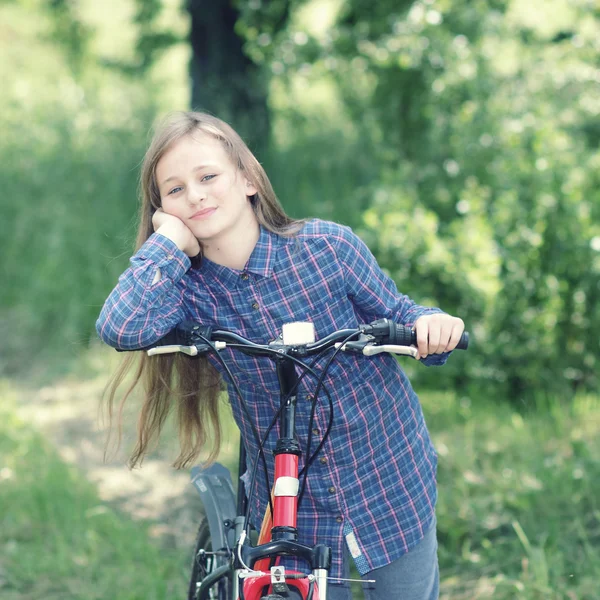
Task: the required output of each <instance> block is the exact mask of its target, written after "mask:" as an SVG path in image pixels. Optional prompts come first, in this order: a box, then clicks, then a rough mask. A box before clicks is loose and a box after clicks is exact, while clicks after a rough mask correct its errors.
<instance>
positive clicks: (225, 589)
mask: <svg viewBox="0 0 600 600" xmlns="http://www.w3.org/2000/svg"><path fill="white" fill-rule="evenodd" d="M201 550H204V551H206V552H211V551H212V550H213V547H212V540H211V535H210V527H209V526H208V521H207V520H206V519H203V520H202V521H201V522H200V525H199V527H198V533H197V534H196V545H195V547H194V555H193V557H192V574H191V577H190V585H189V588H188V600H197V598H198V595H197V592H198V586H197V584H198V583H200V582H201V581H202V580H203V579H204V578H205V577H206V576H207V575H208V574H209V573H212V572H213V571H214V570H215V569H216V568H218V567H220V566H222V565H225V564H227V562H228V559H227V558H226V557H219V556H211V555H202V553H201ZM209 598H211V599H214V600H232V599H233V592H232V583H231V576H227V577H223V579H221V580H219V581H218V582H217V583H216V584H215V585H214V586H213V587H212V589H211V590H210V595H209Z"/></svg>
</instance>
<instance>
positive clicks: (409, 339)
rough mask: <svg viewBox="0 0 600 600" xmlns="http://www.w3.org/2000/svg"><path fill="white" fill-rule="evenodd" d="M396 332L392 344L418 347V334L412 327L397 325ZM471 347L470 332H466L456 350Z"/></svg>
mask: <svg viewBox="0 0 600 600" xmlns="http://www.w3.org/2000/svg"><path fill="white" fill-rule="evenodd" d="M395 329H396V331H395V332H394V334H393V336H390V338H392V337H393V338H394V339H393V341H392V340H391V339H390V343H391V344H398V345H399V346H411V345H412V346H416V345H417V332H416V331H415V330H414V329H412V328H411V327H405V326H404V325H398V324H396V327H395ZM468 347H469V332H468V331H465V332H464V333H463V334H462V336H461V338H460V340H459V342H458V344H457V345H456V350H466V349H467V348H468Z"/></svg>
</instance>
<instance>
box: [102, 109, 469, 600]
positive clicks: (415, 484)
mask: <svg viewBox="0 0 600 600" xmlns="http://www.w3.org/2000/svg"><path fill="white" fill-rule="evenodd" d="M141 191H142V207H141V223H140V229H139V235H138V240H137V247H138V250H137V252H136V254H135V255H134V256H133V257H132V259H131V266H130V267H129V268H128V269H127V270H126V271H125V273H123V275H122V276H121V277H120V279H119V283H118V284H117V286H116V287H115V289H114V290H113V292H112V293H111V294H110V296H109V298H108V299H107V301H106V303H105V305H104V307H103V309H102V312H101V314H100V317H99V319H98V322H97V330H98V333H99V335H100V337H101V338H102V339H103V340H104V341H105V342H106V343H107V344H109V345H111V346H113V347H115V348H121V349H126V350H127V349H132V350H133V349H139V348H143V347H146V346H150V345H151V344H153V343H154V342H156V341H157V340H158V339H159V338H161V337H162V336H164V335H165V334H167V333H168V332H169V331H170V330H171V329H172V328H173V327H174V326H175V325H176V324H177V323H179V322H180V321H183V320H186V319H191V320H195V321H198V322H200V323H202V324H205V325H212V326H215V327H217V326H218V327H220V328H223V329H229V330H231V331H234V332H237V333H239V334H241V335H243V336H245V337H248V338H250V339H254V340H256V341H257V342H259V343H267V342H269V341H270V340H273V339H275V338H276V337H277V336H278V335H279V333H280V332H281V327H282V325H283V324H284V323H288V322H292V321H311V322H312V323H314V325H315V329H316V332H317V337H319V336H323V335H326V334H327V333H329V332H331V331H334V330H337V329H342V328H350V327H355V326H356V325H357V324H358V323H368V322H371V321H374V320H375V319H379V318H390V319H393V320H395V321H396V322H399V323H402V324H404V325H409V326H414V328H415V329H416V332H417V340H418V344H417V345H418V351H419V358H420V359H422V360H423V362H425V363H426V364H430V365H433V364H437V365H439V364H443V363H444V362H445V360H446V358H447V353H448V352H450V351H451V350H453V349H454V348H455V346H456V344H457V343H458V341H459V339H460V336H461V334H462V332H463V328H464V325H463V322H462V321H461V320H460V319H458V318H455V317H451V316H449V315H446V314H444V313H442V311H440V310H439V309H436V308H425V307H422V306H418V305H417V304H415V303H414V302H413V301H412V300H410V299H409V298H408V297H407V296H404V295H401V294H400V293H399V292H398V290H397V288H396V286H395V284H394V282H393V281H392V280H391V279H390V278H389V277H387V276H386V275H385V274H384V273H383V272H382V271H381V269H380V268H379V266H378V265H377V263H376V261H375V258H374V257H373V255H372V254H371V253H370V252H369V250H368V249H367V247H366V246H365V244H364V243H362V242H361V240H360V239H359V238H358V237H357V236H356V235H354V234H353V233H352V231H351V230H350V229H348V228H347V227H343V226H340V225H337V224H335V223H330V222H325V221H320V220H308V221H303V220H294V219H291V218H290V217H288V216H287V215H286V214H285V213H284V211H283V209H282V207H281V205H280V204H279V202H278V200H277V198H276V196H275V193H274V192H273V189H272V187H271V184H270V183H269V179H268V178H267V175H266V173H265V172H264V170H263V168H262V167H261V165H260V164H259V162H258V161H257V160H256V158H255V157H254V156H253V155H252V153H251V152H250V150H249V149H248V148H247V146H246V145H245V144H244V142H243V141H242V140H241V138H240V137H239V136H238V135H237V134H236V133H235V131H233V130H232V129H231V127H229V126H228V125H227V124H226V123H224V122H223V121H220V120H219V119H216V118H215V117H212V116H210V115H207V114H202V113H192V112H190V113H181V114H175V115H173V116H172V117H171V118H170V119H168V120H167V121H166V122H165V123H164V124H163V125H162V127H161V128H160V129H159V130H158V131H157V133H156V134H155V136H154V139H153V141H152V143H151V145H150V148H149V149H148V152H147V153H146V157H145V159H144V163H143V166H142V175H141ZM133 359H135V357H134V356H133V355H131V356H130V357H129V358H128V359H127V361H126V363H125V364H124V365H123V367H122V368H121V370H120V372H119V373H117V375H116V377H115V379H114V381H113V384H112V387H111V393H110V397H109V403H110V405H111V406H112V402H113V399H114V394H115V390H116V388H117V386H118V385H119V384H120V383H121V382H122V381H123V377H124V375H125V372H126V371H127V370H128V369H129V367H130V366H131V364H130V363H131V360H133ZM226 359H227V361H228V363H229V365H230V366H231V367H232V369H233V372H234V375H235V376H236V378H237V379H238V381H241V382H242V383H243V390H244V393H245V399H246V402H247V404H248V406H249V409H250V412H251V414H252V417H253V420H254V423H255V424H256V425H257V426H259V427H260V426H264V427H266V424H267V423H269V422H270V420H271V418H272V415H273V414H274V413H275V412H276V410H277V408H278V406H279V395H278V390H279V388H278V383H277V377H276V372H275V366H274V364H273V363H272V362H271V361H265V360H260V361H259V360H256V359H254V358H251V357H247V356H245V355H243V354H240V353H227V354H226ZM219 368H220V365H219V363H218V362H217V361H216V360H215V359H214V358H211V356H210V355H209V356H208V357H207V358H202V359H194V360H190V359H188V358H187V357H184V356H178V357H176V358H173V357H171V356H161V357H153V358H151V359H149V358H148V357H146V356H142V362H141V364H140V366H139V367H138V369H137V373H136V377H135V381H134V384H133V386H132V387H134V386H135V384H136V383H137V382H138V381H140V380H141V379H144V381H145V401H144V404H143V406H142V409H141V413H140V419H139V427H138V439H137V445H136V447H135V449H134V452H133V455H132V457H131V461H130V462H131V465H135V464H137V463H139V462H141V460H142V458H143V456H144V454H145V453H146V451H147V449H148V445H149V443H150V442H151V441H152V440H153V439H155V438H156V436H158V435H159V434H160V430H161V427H162V425H163V423H164V420H165V418H166V416H167V413H168V411H169V408H170V405H171V403H172V402H173V400H174V399H176V401H177V408H178V423H179V437H180V443H181V453H180V455H179V457H178V458H177V461H176V463H175V466H176V467H178V468H181V467H184V466H188V465H190V464H191V463H192V461H193V460H194V459H196V458H197V457H198V454H199V452H200V451H201V450H202V449H203V447H204V446H205V443H206V441H207V432H208V431H209V429H211V430H212V435H211V438H212V439H213V441H214V444H213V452H212V454H211V458H212V457H214V456H215V455H216V453H217V452H218V446H219V441H220V437H219V425H218V414H217V400H218V395H219V391H220V385H219V382H220V379H219V373H218V369H219ZM325 384H326V385H327V386H328V387H329V389H330V390H331V393H332V396H333V402H334V415H335V417H334V418H335V421H334V425H333V428H332V429H331V434H330V437H329V438H328V440H327V442H326V444H325V445H324V447H323V449H322V453H321V456H320V457H319V460H318V461H317V462H316V463H315V467H313V470H311V474H310V476H309V479H308V485H307V489H306V494H305V496H304V500H303V502H302V505H301V507H300V510H299V514H298V530H299V534H300V539H299V541H300V542H301V543H304V544H307V545H310V546H312V545H314V543H315V539H317V538H318V539H319V541H320V542H321V543H326V544H328V545H330V546H331V548H332V551H333V562H332V571H331V575H332V576H333V577H344V576H345V575H346V574H347V572H348V561H349V555H351V556H352V558H353V559H354V562H355V564H356V567H357V569H358V571H359V573H360V574H361V575H362V576H365V577H366V578H374V579H376V580H377V584H376V587H375V589H374V590H368V591H367V593H368V597H369V598H374V599H381V598H399V597H400V598H410V599H411V600H433V599H435V598H437V597H438V565H437V542H436V533H435V502H436V495H437V494H436V482H435V473H436V464H437V457H436V453H435V450H434V448H433V446H432V443H431V441H430V439H429V435H428V432H427V428H426V426H425V422H424V419H423V414H422V411H421V407H420V404H419V401H418V399H417V397H416V395H415V393H414V391H413V390H412V388H411V386H410V383H409V381H408V379H407V378H406V376H405V374H404V373H403V371H402V370H401V368H400V367H399V366H398V362H397V361H396V360H395V359H394V358H393V357H391V356H390V355H378V356H377V357H374V358H372V359H366V358H365V357H362V356H356V355H352V354H343V353H342V354H340V355H339V360H337V361H335V362H334V364H333V365H332V368H331V369H330V371H329V375H328V377H327V378H326V379H325ZM312 385H314V384H312ZM173 388H175V389H174V390H173ZM131 389H132V388H130V389H129V391H128V392H127V394H126V395H125V398H126V397H127V396H128V395H129V392H131ZM310 390H311V382H310V378H304V379H303V381H302V384H301V387H300V388H299V390H298V406H297V417H296V418H297V423H298V436H299V438H300V443H301V444H302V443H304V444H305V443H306V437H307V434H308V432H307V431H303V430H302V425H303V424H304V426H305V428H306V426H307V423H308V420H309V414H310V408H311V401H312V398H311V397H310V395H309V394H310ZM230 402H231V405H232V411H233V415H234V418H235V420H236V422H237V425H238V426H239V428H240V431H241V435H242V439H243V442H244V444H245V446H246V450H247V453H248V457H249V461H250V463H251V462H252V460H255V457H257V453H258V449H257V447H256V443H255V440H254V438H253V436H252V433H251V427H250V424H249V423H248V422H247V418H246V417H245V415H244V414H243V413H242V412H241V409H240V406H239V401H238V399H237V398H236V397H235V395H232V396H231V398H230ZM327 419H328V406H327V405H326V403H325V404H324V405H323V406H322V407H321V406H319V410H318V411H317V416H316V421H315V426H314V429H313V432H312V433H313V439H314V438H320V436H321V435H322V433H323V431H325V429H326V424H327ZM273 436H274V437H273V441H274V439H275V437H276V436H275V432H273ZM318 441H319V440H318V439H317V440H316V441H315V443H318ZM313 447H314V446H313ZM267 455H268V454H267ZM251 466H252V465H250V468H251ZM271 477H272V473H271ZM258 479H259V480H258V484H257V486H258V494H255V495H254V498H256V500H255V506H254V507H253V514H255V515H257V514H263V513H264V511H265V507H266V504H267V499H268V494H269V490H267V489H266V484H265V482H264V481H263V478H262V477H261V478H258ZM330 598H332V599H333V600H338V599H339V600H342V599H349V598H350V591H349V589H348V588H347V587H346V586H345V585H343V584H338V585H332V586H330Z"/></svg>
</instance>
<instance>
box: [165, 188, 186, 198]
mask: <svg viewBox="0 0 600 600" xmlns="http://www.w3.org/2000/svg"><path fill="white" fill-rule="evenodd" d="M181 189H182V188H181V186H177V187H174V188H173V189H172V190H171V191H170V192H169V193H168V194H167V196H170V195H171V194H176V193H177V192H178V191H179V190H181Z"/></svg>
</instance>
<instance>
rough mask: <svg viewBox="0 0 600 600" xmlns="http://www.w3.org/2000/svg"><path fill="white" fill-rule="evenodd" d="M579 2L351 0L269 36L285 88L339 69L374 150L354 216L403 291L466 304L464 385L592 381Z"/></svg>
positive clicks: (591, 245)
mask: <svg viewBox="0 0 600 600" xmlns="http://www.w3.org/2000/svg"><path fill="white" fill-rule="evenodd" d="M331 3H332V2H329V4H331ZM311 4H312V5H313V7H314V10H315V11H316V10H317V6H318V5H317V3H311ZM590 8H591V3H590V2H588V1H587V0H578V1H577V2H566V1H559V0H556V1H555V2H552V4H551V5H548V3H544V2H536V3H534V4H532V3H531V2H525V1H524V0H512V1H511V2H500V1H491V0H490V1H484V0H479V1H477V2H472V1H468V2H467V1H465V0H443V1H442V0H439V1H431V2H425V1H423V2H421V1H415V2H401V3H399V2H397V1H396V2H392V1H389V2H385V1H384V2H378V3H376V5H374V4H373V3H371V2H363V1H361V0H354V1H351V2H346V3H338V13H337V23H336V25H335V26H334V27H330V28H329V29H328V30H327V31H325V32H323V31H320V32H318V33H313V34H312V35H310V36H308V37H307V36H304V38H302V36H299V35H298V33H297V29H295V28H294V26H290V28H289V30H288V31H287V35H286V36H280V38H279V41H278V45H277V47H276V48H272V49H271V56H272V63H271V65H272V67H275V66H276V67H277V69H280V70H281V72H282V77H285V78H286V80H287V89H288V90H292V89H293V85H294V82H295V81H297V80H298V79H301V78H306V79H309V80H310V78H311V73H312V75H314V79H313V81H314V80H318V78H319V77H322V73H323V72H325V73H326V74H327V75H326V76H328V77H330V78H332V79H334V80H335V85H336V89H337V90H338V91H339V94H340V97H341V98H342V102H343V106H344V110H345V111H347V115H348V119H349V121H350V123H351V124H352V127H353V129H354V131H355V134H356V135H357V136H358V137H359V139H360V140H361V142H362V144H363V148H365V149H366V150H367V152H371V153H372V158H374V160H375V161H376V168H375V173H374V176H373V178H372V179H371V181H370V182H369V183H368V184H367V185H366V186H364V185H362V186H359V187H357V188H356V189H355V190H354V192H353V195H352V199H350V200H349V203H350V204H352V202H354V205H355V206H356V207H364V205H365V201H364V197H365V196H367V197H368V198H369V200H368V204H369V206H368V207H367V208H366V209H365V211H364V215H363V216H364V223H363V225H364V226H363V227H362V230H361V232H362V234H363V236H364V237H365V239H366V240H367V242H368V243H369V245H370V246H371V248H372V249H373V250H374V252H375V254H376V256H377V257H378V259H379V261H380V263H381V264H382V265H383V266H384V267H385V268H387V269H388V270H389V271H390V273H391V274H392V275H393V276H394V277H395V279H396V280H397V282H398V284H399V287H400V289H401V290H403V291H404V292H406V293H409V294H410V295H412V296H413V297H415V298H417V299H419V300H424V299H425V300H429V301H430V302H432V303H435V304H437V305H439V306H441V307H443V308H444V309H445V310H447V311H449V312H452V313H454V314H457V315H459V316H461V317H463V318H464V320H465V321H466V323H467V327H468V328H469V329H470V330H471V331H472V332H473V333H474V345H473V350H472V351H471V352H470V355H469V360H468V361H467V360H459V361H452V363H451V365H450V367H449V369H450V370H452V371H453V379H454V384H455V385H462V386H465V385H471V386H473V393H475V392H476V391H481V390H485V392H486V393H488V394H489V393H493V394H498V395H499V396H500V397H505V396H506V395H508V396H509V397H511V398H512V399H513V401H515V402H522V403H528V402H531V401H532V397H533V396H534V395H535V394H536V393H539V392H541V393H544V392H552V393H556V394H561V395H567V396H568V395H571V394H572V393H573V391H574V390H576V389H598V385H599V380H598V376H597V373H598V360H599V359H600V352H599V350H600V347H599V344H598V338H599V334H600V303H599V302H598V300H599V295H600V289H599V286H598V280H599V274H600V226H599V225H598V223H599V222H600V219H599V217H600V194H599V192H598V189H599V186H598V164H599V161H600V154H599V153H598V142H599V141H600V132H599V130H598V127H597V121H598V114H599V113H600V104H599V102H598V98H597V87H598V78H599V76H598V70H597V68H596V67H594V64H595V63H597V61H598V56H599V53H600V48H599V47H598V44H597V39H598V38H597V31H598V28H599V26H600V23H599V20H600V19H599V14H598V12H597V11H596V12H594V11H593V10H590ZM315 14H316V12H315ZM539 15H543V18H539ZM306 63H310V65H312V66H310V67H309V66H308V65H307V64H306ZM307 73H308V75H307ZM290 104H291V102H290ZM339 123H340V121H339V120H338V121H336V122H335V125H334V126H336V125H338V124H339ZM329 131H331V128H330V129H329ZM353 166H354V164H353Z"/></svg>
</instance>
